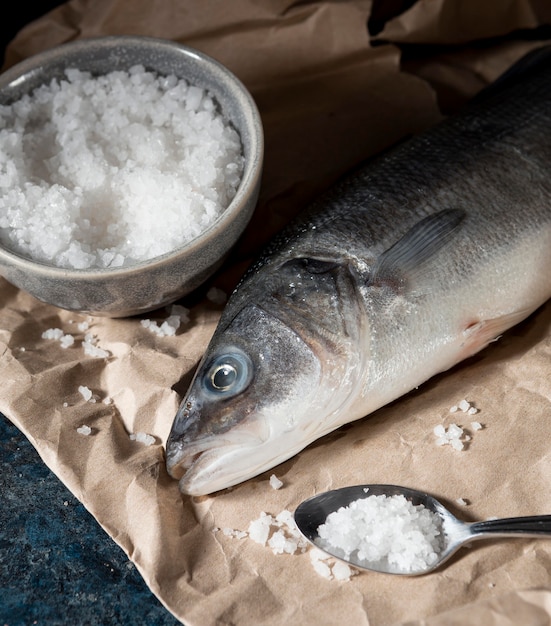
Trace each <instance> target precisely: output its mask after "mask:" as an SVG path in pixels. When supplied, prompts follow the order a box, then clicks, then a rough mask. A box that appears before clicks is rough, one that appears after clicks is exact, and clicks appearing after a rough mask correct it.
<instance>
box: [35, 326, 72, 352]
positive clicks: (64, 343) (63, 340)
mask: <svg viewBox="0 0 551 626" xmlns="http://www.w3.org/2000/svg"><path fill="white" fill-rule="evenodd" d="M42 339H52V340H54V341H59V343H60V345H61V347H62V348H69V347H70V346H72V345H73V344H74V342H75V338H74V337H73V336H72V335H66V334H65V333H64V332H63V331H62V330H61V328H48V329H47V330H45V331H44V332H43V333H42Z"/></svg>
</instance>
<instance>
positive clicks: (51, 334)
mask: <svg viewBox="0 0 551 626" xmlns="http://www.w3.org/2000/svg"><path fill="white" fill-rule="evenodd" d="M63 335H64V333H63V331H62V330H61V328H48V330H45V331H44V332H43V333H42V339H55V340H58V341H59V340H60V339H61V338H62V337H63Z"/></svg>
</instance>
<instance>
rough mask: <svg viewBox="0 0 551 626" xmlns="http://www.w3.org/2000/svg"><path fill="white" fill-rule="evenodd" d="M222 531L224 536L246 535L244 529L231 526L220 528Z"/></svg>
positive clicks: (238, 536)
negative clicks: (235, 528)
mask: <svg viewBox="0 0 551 626" xmlns="http://www.w3.org/2000/svg"><path fill="white" fill-rule="evenodd" d="M222 532H223V533H224V535H226V537H234V538H235V539H244V538H245V537H246V536H247V533H246V532H245V531H244V530H234V529H233V528H222Z"/></svg>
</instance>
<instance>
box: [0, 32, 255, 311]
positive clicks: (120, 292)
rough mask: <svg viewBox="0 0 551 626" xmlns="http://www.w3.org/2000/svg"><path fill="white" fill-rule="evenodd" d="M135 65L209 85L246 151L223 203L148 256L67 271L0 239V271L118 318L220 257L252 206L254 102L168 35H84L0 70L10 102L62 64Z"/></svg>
mask: <svg viewBox="0 0 551 626" xmlns="http://www.w3.org/2000/svg"><path fill="white" fill-rule="evenodd" d="M137 64H141V65H143V66H145V69H146V70H150V71H154V72H156V73H158V74H175V75H176V76H178V77H180V78H186V79H188V80H189V82H190V83H192V84H195V85H198V86H200V87H203V88H206V89H208V90H209V91H210V92H211V93H212V94H213V95H214V97H215V99H216V101H217V102H218V104H219V106H220V108H221V110H222V112H223V114H224V115H225V117H226V118H227V119H229V120H230V121H231V122H232V124H233V125H234V127H235V128H236V129H237V131H238V133H239V135H240V137H241V142H242V144H243V150H244V155H245V167H244V172H243V177H242V180H241V183H240V185H239V188H238V189H237V193H236V195H235V197H234V199H233V200H232V202H231V204H230V205H229V206H228V208H227V209H226V210H225V211H224V212H223V213H222V214H221V215H220V217H219V218H218V219H217V220H216V221H215V222H214V223H213V224H212V225H211V227H209V228H208V229H207V230H206V231H204V232H203V233H202V234H201V235H200V236H198V237H197V238H195V239H194V240H192V241H191V242H190V243H189V244H186V245H184V246H182V247H180V248H177V249H175V250H174V251H172V252H170V253H167V254H165V255H163V256H159V257H156V258H154V259H152V260H150V261H148V262H143V263H140V264H136V265H132V266H128V267H122V268H113V269H90V270H76V269H75V270H72V269H62V268H59V267H55V266H52V265H46V264H44V263H40V262H37V261H34V260H31V259H28V258H24V257H22V256H20V255H18V254H15V253H14V252H11V251H9V250H7V249H6V248H5V247H2V246H1V245H0V274H1V275H2V276H4V277H5V278H6V279H7V280H8V281H9V282H11V283H12V284H14V285H16V286H17V287H19V288H21V289H23V290H25V291H27V292H29V293H30V294H32V295H33V296H35V297H36V298H38V299H39V300H42V301H44V302H47V303H49V304H53V305H55V306H58V307H60V308H63V309H68V310H73V311H79V312H86V313H90V314H93V315H104V316H109V317H123V316H128V315H135V314H138V313H142V312H146V311H151V310H153V309H156V308H158V307H160V306H163V305H165V304H168V303H170V302H173V301H175V300H177V299H178V298H180V297H181V296H183V295H185V294H187V293H189V292H191V291H193V290H194V289H196V288H197V287H198V286H199V285H200V284H201V283H203V282H204V281H205V280H206V279H207V278H208V277H209V276H211V275H212V274H213V273H214V272H215V271H216V270H217V269H218V268H219V267H220V265H221V264H222V262H223V260H224V258H225V257H226V256H227V254H228V252H229V251H230V249H231V248H232V247H233V245H234V244H235V243H236V241H237V239H238V238H239V236H240V235H241V233H242V232H243V230H244V228H245V226H246V225H247V223H248V222H249V220H250V218H251V216H252V213H253V210H254V208H255V206H256V202H257V198H258V192H259V187H260V177H261V172H262V163H263V150H264V138H263V130H262V123H261V120H260V116H259V113H258V110H257V108H256V105H255V103H254V101H253V99H252V97H251V95H250V94H249V92H248V91H247V90H246V88H245V87H244V86H243V84H242V83H241V82H240V81H239V80H238V79H237V78H236V77H235V76H234V75H233V74H232V73H231V72H230V71H229V70H228V69H226V68H225V67H223V66H222V65H221V64H220V63H218V62H217V61H215V60H214V59H211V58H210V57H208V56H206V55H205V54H203V53H201V52H198V51H197V50H193V49H191V48H189V47H186V46H183V45H180V44H178V43H175V42H171V41H168V40H162V39H154V38H149V37H134V36H113V37H102V38H98V39H84V40H79V41H76V42H72V43H68V44H64V45H62V46H58V47H56V48H53V49H51V50H48V51H46V52H43V53H41V54H38V55H36V56H33V57H31V58H29V59H27V60H25V61H22V62H21V63H19V64H17V65H16V66H14V67H12V68H10V69H9V70H7V71H6V72H4V73H3V74H1V75H0V104H9V103H11V102H13V101H15V100H17V99H19V98H20V97H21V96H22V95H23V94H25V93H30V92H31V91H32V90H34V89H35V88H36V87H38V86H40V85H41V84H44V83H47V82H49V81H50V80H51V79H53V78H61V77H63V75H64V70H65V69H66V68H68V67H76V68H79V69H81V70H85V71H89V72H91V73H92V74H94V75H101V74H105V73H107V72H110V71H113V70H128V69H129V68H130V67H132V66H133V65H137Z"/></svg>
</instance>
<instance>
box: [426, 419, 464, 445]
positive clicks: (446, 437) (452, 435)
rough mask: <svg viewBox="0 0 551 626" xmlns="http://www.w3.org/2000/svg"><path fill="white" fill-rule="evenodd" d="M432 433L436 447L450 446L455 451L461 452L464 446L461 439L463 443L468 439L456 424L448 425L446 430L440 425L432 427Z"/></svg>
mask: <svg viewBox="0 0 551 626" xmlns="http://www.w3.org/2000/svg"><path fill="white" fill-rule="evenodd" d="M433 433H434V435H435V436H436V445H437V446H445V445H450V446H451V447H452V448H454V449H455V450H463V449H464V447H465V444H464V443H463V441H462V439H463V440H464V441H468V439H469V437H468V435H466V434H465V431H464V430H463V429H462V428H461V427H460V426H458V425H457V424H450V425H449V426H448V428H447V429H446V427H445V426H443V425H442V424H438V425H437V426H435V427H434V429H433Z"/></svg>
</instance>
